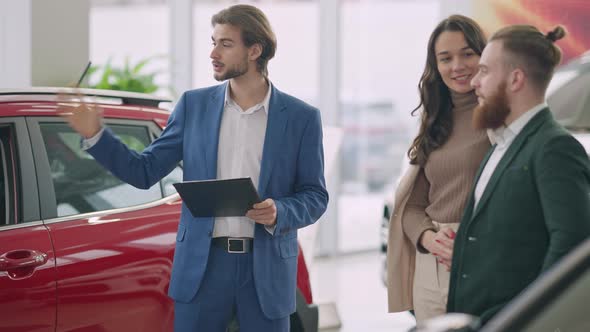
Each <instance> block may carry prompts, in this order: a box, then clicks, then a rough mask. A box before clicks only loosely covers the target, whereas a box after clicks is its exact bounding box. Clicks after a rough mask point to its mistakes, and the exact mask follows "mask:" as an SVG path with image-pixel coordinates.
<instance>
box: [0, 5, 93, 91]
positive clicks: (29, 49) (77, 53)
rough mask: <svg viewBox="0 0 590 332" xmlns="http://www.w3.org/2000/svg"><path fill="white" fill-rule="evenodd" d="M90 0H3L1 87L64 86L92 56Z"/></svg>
mask: <svg viewBox="0 0 590 332" xmlns="http://www.w3.org/2000/svg"><path fill="white" fill-rule="evenodd" d="M88 11H89V3H88V0H52V1H47V0H18V1H14V0H0V88H18V87H29V86H64V85H67V84H68V83H70V82H72V81H76V80H77V79H78V76H79V75H80V74H81V72H82V70H83V69H84V67H85V65H86V63H87V61H88Z"/></svg>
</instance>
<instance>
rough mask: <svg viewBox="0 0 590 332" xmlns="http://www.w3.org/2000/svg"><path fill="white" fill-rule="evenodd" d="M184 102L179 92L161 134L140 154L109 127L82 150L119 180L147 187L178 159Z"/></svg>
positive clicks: (177, 161) (168, 171) (165, 173)
mask: <svg viewBox="0 0 590 332" xmlns="http://www.w3.org/2000/svg"><path fill="white" fill-rule="evenodd" d="M185 103H186V97H185V95H184V94H183V96H182V97H181V98H180V100H179V101H178V103H177V104H176V107H175V109H174V111H173V112H172V114H171V115H170V118H169V119H168V123H167V125H166V128H165V129H164V131H163V132H162V135H161V136H160V137H159V138H158V139H156V140H155V141H154V142H152V143H151V144H150V145H149V146H148V147H147V148H146V149H145V150H143V151H142V152H141V153H137V152H136V151H133V150H131V149H129V148H128V147H127V146H126V145H125V144H124V143H123V142H121V140H119V139H118V138H117V137H116V136H115V135H114V134H113V132H112V131H111V130H110V129H109V128H106V129H105V130H104V132H103V135H102V136H101V137H100V139H99V140H98V142H96V144H95V145H94V146H92V147H91V148H89V149H88V150H86V151H87V152H88V153H90V155H92V157H94V159H95V160H96V161H97V162H98V163H100V164H101V165H102V166H103V167H105V168H106V169H108V170H109V171H110V172H111V173H112V174H113V175H114V176H116V177H118V178H119V179H121V180H122V181H124V182H126V183H129V184H130V185H132V186H134V187H137V188H140V189H148V188H150V187H151V186H152V185H154V184H155V183H156V182H158V181H159V180H160V179H161V178H163V177H164V176H166V175H167V174H169V173H170V172H171V171H172V170H173V169H174V167H176V165H178V163H179V162H180V160H181V159H182V149H183V148H182V141H183V140H182V138H183V132H184V117H185Z"/></svg>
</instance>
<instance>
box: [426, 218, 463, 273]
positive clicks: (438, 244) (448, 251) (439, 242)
mask: <svg viewBox="0 0 590 332" xmlns="http://www.w3.org/2000/svg"><path fill="white" fill-rule="evenodd" d="M419 242H420V245H421V246H422V247H423V248H424V249H426V250H428V251H429V252H430V253H431V254H432V255H434V256H435V257H436V259H437V261H438V262H439V263H441V264H443V265H445V266H446V267H447V270H448V271H450V270H451V261H452V259H453V245H454V243H455V232H454V231H453V230H452V229H451V228H450V227H444V226H443V227H442V228H441V229H440V230H439V231H438V232H434V231H432V230H427V231H425V232H424V233H423V234H422V236H421V237H420V241H419Z"/></svg>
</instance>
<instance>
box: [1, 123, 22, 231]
mask: <svg viewBox="0 0 590 332" xmlns="http://www.w3.org/2000/svg"><path fill="white" fill-rule="evenodd" d="M13 142H14V137H13V135H12V129H11V127H10V126H0V226H2V225H8V224H14V223H16V221H17V215H16V213H17V212H18V209H16V207H15V199H16V197H15V195H14V194H15V193H14V189H11V188H15V185H16V178H17V175H18V174H16V173H15V172H16V169H15V163H16V160H14V158H15V156H14V153H13V152H14V144H13Z"/></svg>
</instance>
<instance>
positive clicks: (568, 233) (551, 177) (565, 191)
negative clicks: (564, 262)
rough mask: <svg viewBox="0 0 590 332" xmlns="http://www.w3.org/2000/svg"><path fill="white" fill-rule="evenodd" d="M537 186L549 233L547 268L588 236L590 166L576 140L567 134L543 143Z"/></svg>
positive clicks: (589, 222) (589, 234) (589, 230)
mask: <svg viewBox="0 0 590 332" xmlns="http://www.w3.org/2000/svg"><path fill="white" fill-rule="evenodd" d="M537 165H538V167H539V172H538V176H537V186H538V190H539V196H540V200H541V206H542V209H543V215H544V217H545V223H546V227H547V230H548V233H549V248H548V250H547V254H546V255H545V259H544V262H543V270H547V269H548V268H549V267H550V266H551V265H553V264H554V263H555V262H556V261H558V260H559V259H560V258H561V257H562V256H564V255H565V254H567V253H568V252H569V251H571V250H572V249H573V248H574V247H575V246H577V245H578V244H579V243H581V242H582V241H583V240H584V239H586V238H587V237H588V236H590V197H589V196H588V195H589V193H590V168H589V162H588V157H587V154H586V151H585V150H584V148H583V147H582V146H581V145H580V144H579V142H578V141H577V140H576V139H575V138H573V137H572V136H569V135H562V136H558V137H556V138H554V139H552V140H550V141H549V142H547V143H546V144H544V147H543V149H542V152H541V154H540V155H539V156H538V158H537Z"/></svg>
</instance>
